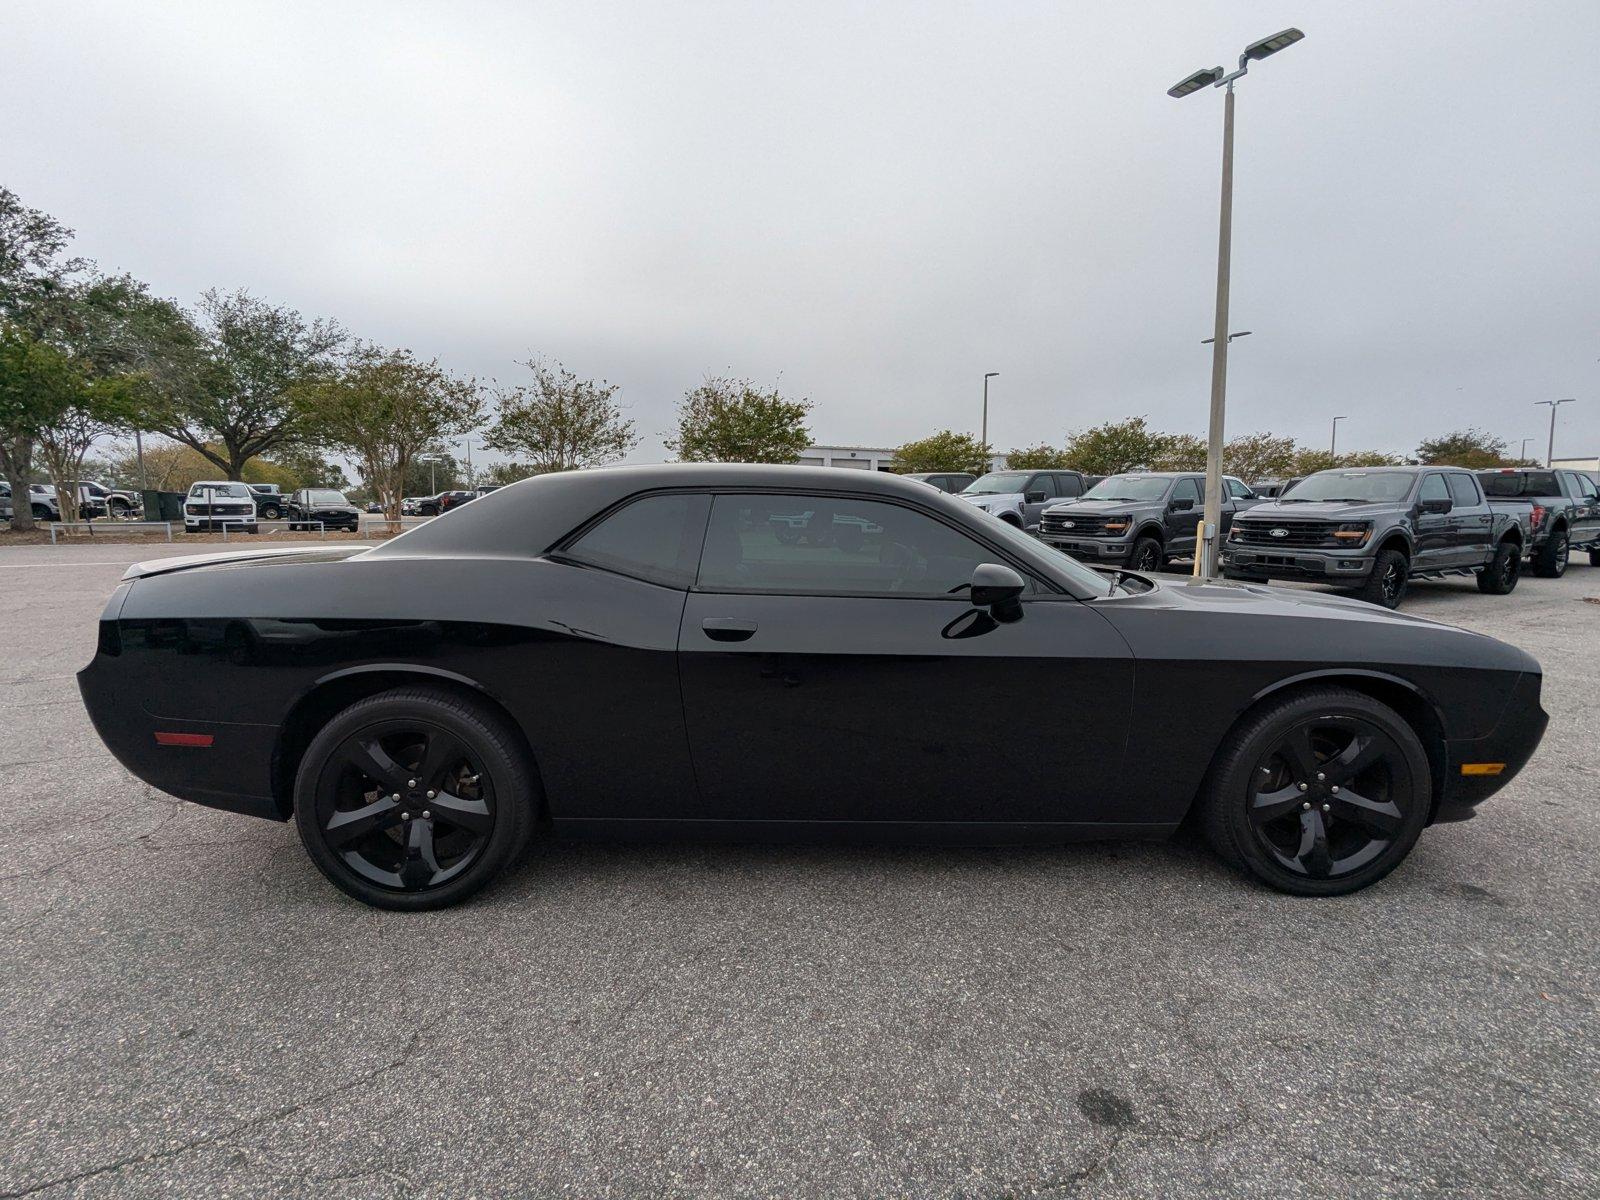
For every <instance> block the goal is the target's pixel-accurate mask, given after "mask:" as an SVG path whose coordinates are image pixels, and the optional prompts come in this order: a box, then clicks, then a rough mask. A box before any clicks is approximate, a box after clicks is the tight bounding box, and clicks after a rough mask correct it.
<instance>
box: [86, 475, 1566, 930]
mask: <svg viewBox="0 0 1600 1200" xmlns="http://www.w3.org/2000/svg"><path fill="white" fill-rule="evenodd" d="M79 679H80V682H81V686H82V690H83V696H84V700H85V703H86V704H87V705H88V709H89V713H90V715H91V716H92V717H93V719H94V723H95V727H96V729H97V730H98V731H99V733H100V736H101V737H102V738H103V739H104V740H105V742H106V744H107V745H108V746H109V747H110V748H111V750H112V751H113V753H115V754H116V756H117V757H118V758H119V759H120V760H121V761H122V762H123V763H124V764H125V765H126V766H127V767H128V768H129V770H131V771H132V772H133V773H134V774H135V775H137V776H139V777H140V778H141V779H144V780H146V781H147V782H149V783H150V784H152V785H154V786H155V787H158V788H160V789H162V790H163V791H166V792H170V793H171V794H173V795H175V796H178V797H181V798H183V799H186V800H193V801H195V802H197V803H200V804H208V805H212V806H214V807H217V808H224V809H230V810H232V811H235V812H241V813H249V814H251V815H254V816H258V817H268V818H271V819H273V820H279V821H285V820H288V819H290V818H291V817H292V818H293V819H294V821H295V823H296V825H297V826H298V828H299V831H300V836H301V838H302V839H303V840H304V842H305V846H306V849H307V851H308V852H309V853H310V855H311V858H312V860H313V861H314V862H315V863H316V864H317V866H318V867H319V868H321V870H322V871H323V872H324V873H325V874H326V875H327V876H328V878H329V879H330V880H332V881H333V883H334V884H336V885H337V886H338V887H340V888H342V889H344V890H345V891H346V892H348V893H349V894H350V895H352V896H355V897H357V898H359V899H361V900H364V901H367V902H368V903H371V904H376V905H381V906H385V907H390V908H408V909H419V908H434V907H439V906H442V905H446V904H450V903H453V902H455V901H458V900H461V899H462V898H464V897H466V896H468V895H470V894H471V893H473V892H475V891H476V890H477V889H479V888H481V887H482V886H484V885H485V884H486V883H488V882H489V881H490V880H492V879H493V878H494V877H495V876H496V875H497V874H498V873H499V872H500V871H501V870H502V869H503V868H504V867H505V866H506V864H507V863H508V862H510V861H511V860H512V859H513V858H514V857H515V856H516V855H517V854H518V852H519V851H520V850H521V849H522V848H523V847H524V845H525V844H526V843H527V841H528V839H529V837H530V836H531V835H532V834H533V832H534V831H535V830H536V829H542V830H547V831H549V832H552V833H555V834H569V835H589V836H595V835H598V836H613V835H617V836H638V835H651V834H656V833H673V834H679V835H682V834H687V835H688V836H691V837H701V836H704V837H714V836H736V837H745V838H750V837H754V838H774V839H780V838H781V839H788V838H795V837H818V836H822V837H837V836H845V837H859V836H863V835H865V836H868V837H891V838H904V839H920V840H963V841H986V842H1022V841H1065V840H1070V839H1078V838H1106V837H1141V838H1148V837H1159V836H1162V835H1165V834H1168V833H1170V832H1172V831H1173V830H1175V829H1176V828H1177V827H1178V825H1179V824H1180V822H1182V821H1184V820H1185V818H1187V817H1190V816H1191V815H1192V817H1193V819H1194V820H1195V822H1196V823H1197V824H1198V826H1199V827H1200V828H1201V829H1203V831H1204V832H1205V834H1206V836H1207V838H1208V839H1209V841H1210V842H1211V844H1212V845H1213V846H1214V847H1215V848H1216V850H1217V851H1218V852H1219V853H1220V854H1221V855H1222V856H1223V857H1224V858H1225V859H1226V860H1228V861H1229V862H1231V863H1233V864H1234V865H1236V866H1237V867H1239V868H1241V869H1243V870H1244V871H1246V872H1248V873H1249V874H1250V875H1252V876H1254V877H1255V878H1256V879H1258V880H1261V881H1263V882H1265V883H1267V884H1270V885H1271V886H1273V887H1276V888H1280V889H1282V890H1284V891H1288V892H1294V893H1299V894H1304V895H1332V894H1336V893H1341V892H1348V891H1352V890H1354V889H1357V888H1360V887H1364V886H1366V885H1367V884H1370V883H1372V882H1373V881H1374V880H1377V879H1379V878H1381V877H1382V876H1383V875H1385V874H1386V873H1387V872H1389V871H1390V870H1392V869H1393V868H1394V867H1395V866H1396V864H1397V863H1399V862H1400V860H1401V859H1403V858H1404V857H1405V856H1406V854H1407V853H1408V852H1409V851H1410V849H1411V846H1412V844H1413V843H1414V842H1415V841H1416V839H1417V836H1418V835H1419V834H1420V833H1421V831H1422V829H1423V827H1424V826H1425V825H1428V824H1429V823H1431V822H1434V821H1442V820H1458V819H1461V818H1462V817H1465V816H1469V815H1471V812H1472V810H1473V806H1475V805H1476V804H1478V803H1479V802H1480V801H1482V800H1484V799H1485V798H1486V797H1488V796H1490V795H1491V794H1493V793H1494V792H1495V791H1497V790H1498V789H1499V788H1501V787H1503V786H1504V785H1505V784H1506V783H1507V782H1508V781H1509V780H1510V779H1511V778H1512V777H1513V776H1514V775H1515V774H1516V773H1517V771H1518V770H1519V769H1520V768H1521V767H1522V765H1523V764H1524V763H1525V762H1527V760H1528V758H1529V756H1530V755H1531V754H1532V753H1533V750H1534V748H1535V747H1536V746H1537V745H1538V742H1539V738H1540V736H1541V734H1542V733H1543V731H1544V726H1545V721H1546V717H1545V714H1544V712H1543V711H1542V710H1541V709H1540V707H1539V685H1540V670H1539V664H1538V663H1537V662H1535V661H1534V660H1533V659H1532V658H1531V657H1529V656H1528V655H1527V654H1525V653H1523V652H1522V651H1521V650H1518V649H1515V648H1513V647H1511V646H1507V645H1504V644H1503V643H1500V642H1497V641H1495V640H1493V639H1491V638H1488V637H1484V636H1481V635H1479V634H1475V633H1468V632H1466V631H1463V630H1460V629H1454V628H1450V627H1448V626H1444V625H1437V624H1434V623H1432V622H1429V621H1425V620H1420V619H1418V618H1415V617H1409V616H1404V615H1400V614H1397V613H1391V612H1387V611H1384V610H1383V609H1380V608H1376V607H1372V606H1369V605H1366V604H1363V603H1361V602H1359V601H1354V600H1347V599H1343V598H1339V597H1334V596H1327V595H1321V594H1316V593H1309V592H1297V591H1288V590H1280V589H1269V588H1265V587H1259V586H1252V585H1245V584H1209V585H1202V584H1195V583H1187V582H1177V581H1175V580H1162V579H1159V578H1152V577H1148V576H1145V575H1141V574H1138V573H1134V572H1127V571H1116V572H1102V571H1098V570H1092V569H1090V568H1089V567H1087V566H1084V565H1082V564H1080V563H1078V562H1076V561H1075V560H1073V559H1071V558H1069V557H1067V556H1066V555H1064V554H1061V553H1059V552H1057V551H1055V550H1052V549H1050V548H1049V547H1048V546H1045V545H1043V544H1042V543H1040V542H1038V541H1036V540H1035V539H1033V538H1031V537H1029V536H1027V535H1026V534H1024V533H1022V532H1020V531H1018V530H1015V529H1012V528H1011V527H1010V526H1008V525H1006V524H1004V523H1002V522H1000V521H997V520H995V519H994V518H993V517H990V516H988V515H987V514H985V513H981V512H979V511H977V510H976V509H974V508H973V507H972V506H971V505H968V504H965V503H963V502H961V501H960V500H956V499H952V498H950V497H948V496H945V495H943V494H941V493H939V492H936V491H934V490H933V489H931V488H927V487H924V486H922V485H921V484H917V483H913V482H908V481H906V480H902V479H898V478H895V477H893V476H887V475H879V474H867V473H865V472H863V473H861V474H855V473H848V472H844V471H840V470H836V469H835V470H830V469H825V468H806V467H762V466H699V465H677V466H657V467H624V468H616V469H608V470H597V471H581V472H573V473H570V474H563V475H547V476H543V477H540V478H535V479H530V480H526V481H524V482H522V483H518V484H515V485H513V486H511V487H507V488H504V489H502V490H500V491H497V492H494V493H493V494H491V495H489V496H486V497H484V498H483V499H481V500H479V501H477V502H476V503H474V504H472V505H470V506H468V507H466V508H464V509H463V510H462V511H461V512H459V513H455V514H452V516H451V517H450V519H449V520H442V521H435V522H432V523H429V524H426V525H423V526H420V527H418V528H416V529H413V530H411V531H410V532H408V533H406V534H404V535H403V536H401V537H398V538H395V539H394V540H392V541H390V542H387V543H385V544H382V545H379V546H377V547H374V548H367V549H361V548H355V547H329V548H325V549H323V548H319V549H315V550H298V549H291V550H277V551H260V550H256V551H244V552H238V553H229V554H220V555H205V556H197V557H192V558H175V559H166V560H163V561H160V562H152V563H145V564H141V565H139V566H135V567H133V568H131V569H130V570H129V571H128V573H127V576H126V577H125V579H124V581H123V582H122V583H121V585H120V586H119V587H118V588H117V590H116V592H115V594H114V595H113V596H112V598H111V602H110V604H109V605H108V606H107V608H106V611H105V613H104V615H103V616H102V617H101V621H100V636H99V648H98V652H97V653H96V654H95V657H94V660H93V661H92V662H91V663H90V664H89V666H88V667H86V668H85V669H84V670H83V672H82V673H81V674H80V676H79Z"/></svg>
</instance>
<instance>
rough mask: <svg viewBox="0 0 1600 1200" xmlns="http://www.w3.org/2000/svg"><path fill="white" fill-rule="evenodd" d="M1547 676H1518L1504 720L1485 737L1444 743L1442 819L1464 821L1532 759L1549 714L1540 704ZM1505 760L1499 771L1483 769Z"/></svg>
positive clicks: (1439, 811) (1439, 818)
mask: <svg viewBox="0 0 1600 1200" xmlns="http://www.w3.org/2000/svg"><path fill="white" fill-rule="evenodd" d="M1542 684H1543V676H1541V675H1538V674H1536V673H1534V672H1531V671H1530V672H1525V673H1523V674H1522V675H1520V676H1518V677H1517V682H1516V685H1515V686H1514V687H1513V688H1512V690H1511V698H1510V700H1509V701H1507V703H1506V707H1505V710H1504V711H1503V712H1502V713H1501V714H1500V720H1499V722H1498V723H1497V724H1496V725H1495V727H1494V728H1493V729H1492V730H1490V732H1489V733H1488V734H1486V735H1485V736H1483V737H1481V738H1463V739H1458V740H1452V741H1447V742H1445V761H1444V785H1443V787H1442V788H1441V789H1440V796H1439V809H1438V813H1437V814H1436V816H1435V818H1434V819H1435V820H1437V821H1461V820H1465V819H1467V818H1468V817H1471V816H1472V815H1473V810H1474V809H1475V808H1476V807H1477V806H1478V805H1479V804H1482V803H1483V802H1484V801H1485V800H1487V799H1488V798H1489V797H1490V796H1492V795H1494V794H1495V793H1496V792H1498V791H1499V790H1500V789H1501V788H1503V787H1505V786H1506V784H1508V783H1510V782H1511V781H1512V780H1513V779H1515V778H1516V777H1517V774H1518V772H1520V771H1521V770H1522V768H1523V767H1524V766H1526V765H1527V763H1528V760H1529V759H1530V758H1532V757H1533V752H1534V751H1535V750H1537V749H1538V748H1539V742H1540V740H1541V739H1542V738H1543V737H1544V731H1545V727H1546V726H1547V725H1548V724H1549V723H1550V716H1549V714H1548V713H1546V712H1545V711H1544V709H1543V708H1541V707H1540V706H1539V691H1540V688H1541V686H1542ZM1496 763H1499V764H1503V765H1502V766H1501V767H1500V770H1499V773H1498V774H1493V775H1490V774H1477V773H1473V774H1466V773H1464V772H1467V771H1482V770H1484V769H1485V768H1484V764H1489V765H1490V766H1491V767H1492V766H1493V764H1496Z"/></svg>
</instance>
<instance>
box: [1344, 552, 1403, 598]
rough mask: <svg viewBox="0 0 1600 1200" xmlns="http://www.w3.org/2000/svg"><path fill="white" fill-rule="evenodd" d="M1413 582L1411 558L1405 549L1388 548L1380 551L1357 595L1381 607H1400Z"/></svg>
mask: <svg viewBox="0 0 1600 1200" xmlns="http://www.w3.org/2000/svg"><path fill="white" fill-rule="evenodd" d="M1410 584H1411V560H1410V559H1409V558H1407V557H1406V555H1405V553H1404V551H1401V550H1395V549H1392V548H1391V549H1388V550H1381V551H1379V552H1378V557H1377V559H1376V560H1375V561H1374V562H1373V564H1372V572H1371V574H1369V575H1368V576H1367V581H1366V582H1365V583H1363V584H1362V585H1361V587H1360V588H1359V589H1358V590H1357V591H1356V595H1357V596H1358V597H1360V598H1361V599H1362V600H1365V601H1366V602H1367V603H1368V604H1376V605H1378V606H1379V607H1381V608H1399V607H1400V602H1401V601H1402V600H1404V599H1405V598H1406V589H1407V588H1408V587H1409V586H1410Z"/></svg>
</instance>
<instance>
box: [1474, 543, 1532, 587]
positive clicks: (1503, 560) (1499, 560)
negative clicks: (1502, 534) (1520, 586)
mask: <svg viewBox="0 0 1600 1200" xmlns="http://www.w3.org/2000/svg"><path fill="white" fill-rule="evenodd" d="M1521 577H1522V547H1521V546H1519V545H1518V544H1517V543H1516V542H1514V541H1512V540H1511V539H1510V538H1507V539H1506V540H1505V541H1503V542H1501V543H1500V545H1499V546H1497V547H1495V552H1494V557H1493V558H1491V559H1490V560H1489V564H1488V566H1486V567H1484V568H1483V570H1481V571H1479V572H1478V590H1479V591H1480V592H1482V593H1483V594H1484V595H1486V596H1507V595H1510V594H1511V591H1512V589H1514V588H1515V587H1516V586H1517V580H1518V579H1520V578H1521Z"/></svg>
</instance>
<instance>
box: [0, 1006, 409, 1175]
mask: <svg viewBox="0 0 1600 1200" xmlns="http://www.w3.org/2000/svg"><path fill="white" fill-rule="evenodd" d="M421 1042H422V1034H421V1033H413V1034H412V1035H411V1040H410V1041H408V1042H407V1043H406V1045H405V1049H403V1050H402V1051H401V1052H400V1054H399V1055H398V1056H397V1057H396V1058H395V1059H394V1060H393V1061H392V1062H386V1063H383V1064H381V1065H379V1066H377V1067H374V1068H373V1069H372V1070H370V1071H363V1072H362V1073H361V1074H359V1075H357V1076H356V1077H355V1078H354V1079H351V1080H348V1081H346V1082H345V1083H341V1084H339V1085H338V1086H337V1087H331V1088H328V1089H327V1090H326V1091H323V1092H319V1093H317V1094H316V1095H314V1096H311V1097H308V1098H307V1099H305V1100H302V1101H300V1102H299V1103H297V1104H288V1105H284V1106H283V1107H282V1108H276V1109H273V1110H272V1111H271V1112H269V1113H263V1114H262V1115H260V1116H258V1117H252V1118H250V1119H249V1120H248V1121H240V1122H239V1123H238V1124H236V1125H233V1126H230V1127H229V1128H227V1129H222V1130H218V1131H217V1132H215V1133H205V1134H201V1135H200V1136H198V1137H193V1138H190V1139H189V1140H188V1141H186V1142H183V1143H181V1144H179V1145H177V1146H168V1147H166V1148H164V1149H161V1150H150V1151H147V1152H145V1153H143V1154H129V1155H124V1156H123V1157H122V1158H118V1159H114V1160H113V1161H111V1162H108V1163H105V1164H103V1165H101V1166H98V1167H91V1168H89V1169H88V1170H86V1171H78V1172H75V1173H74V1174H71V1175H61V1176H58V1177H56V1178H54V1179H46V1180H43V1181H42V1182H40V1183H35V1184H30V1185H29V1186H27V1187H25V1188H21V1189H19V1190H17V1191H9V1192H0V1200H17V1198H18V1197H21V1196H32V1195H35V1194H37V1193H39V1192H42V1191H46V1190H47V1189H49V1188H54V1187H62V1186H64V1185H66V1184H71V1183H81V1182H82V1181H83V1180H85V1179H93V1178H96V1177H97V1176H100V1175H106V1174H111V1173H113V1172H116V1171H123V1170H126V1169H127V1168H129V1167H139V1166H144V1165H145V1164H146V1163H153V1162H162V1161H165V1160H166V1159H170V1158H176V1157H178V1156H179V1155H181V1154H187V1153H189V1152H190V1151H191V1150H203V1149H205V1148H207V1147H209V1146H215V1145H218V1144H220V1143H223V1142H226V1141H229V1140H231V1139H233V1138H236V1137H238V1136H239V1135H240V1134H242V1133H247V1132H249V1131H250V1130H252V1129H260V1128H261V1127H263V1126H266V1125H272V1124H275V1123H277V1122H278V1121H283V1120H287V1119H288V1118H289V1117H292V1116H294V1115H295V1114H296V1113H301V1112H304V1111H305V1110H306V1109H308V1108H315V1107H317V1106H318V1105H320V1104H323V1103H326V1102H327V1101H329V1100H331V1099H333V1098H334V1097H335V1096H341V1095H343V1094H345V1093H346V1092H353V1091H355V1090H356V1089H357V1088H359V1087H363V1086H365V1085H366V1084H369V1083H371V1082H372V1081H373V1080H375V1079H377V1078H378V1077H379V1076H380V1075H384V1074H387V1073H388V1072H390V1071H398V1070H399V1069H400V1068H401V1067H403V1066H405V1065H406V1063H408V1062H410V1061H411V1059H412V1058H413V1057H414V1056H415V1055H416V1052H417V1047H418V1046H419V1045H420V1044H421Z"/></svg>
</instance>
